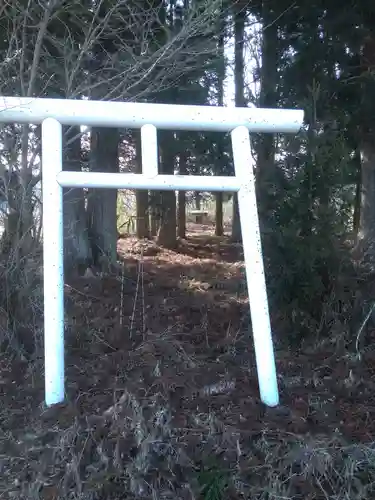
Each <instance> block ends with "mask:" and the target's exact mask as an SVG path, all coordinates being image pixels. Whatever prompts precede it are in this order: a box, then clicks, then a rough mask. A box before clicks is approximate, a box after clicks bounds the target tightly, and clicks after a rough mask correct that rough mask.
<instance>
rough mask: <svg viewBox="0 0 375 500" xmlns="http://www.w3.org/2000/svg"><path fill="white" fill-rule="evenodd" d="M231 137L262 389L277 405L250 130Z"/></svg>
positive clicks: (270, 403)
mask: <svg viewBox="0 0 375 500" xmlns="http://www.w3.org/2000/svg"><path fill="white" fill-rule="evenodd" d="M231 137H232V148H233V159H234V168H235V173H236V177H237V179H238V180H239V181H240V183H241V188H240V190H239V192H238V204H239V212H240V220H241V230H242V243H243V251H244V260H245V268H246V281H247V289H248V294H249V304H250V313H251V323H252V329H253V337H254V347H255V357H256V364H257V371H258V383H259V392H260V397H261V399H262V401H263V402H264V403H265V404H266V405H268V406H277V405H278V404H279V392H278V387H277V376H276V365H275V356H274V350H273V343H272V333H271V325H270V317H269V309H268V299H267V288H266V281H265V277H264V266H263V256H262V246H261V239H260V230H259V218H258V207H257V200H256V193H255V178H254V171H253V159H252V156H251V147H250V137H249V131H248V129H247V128H246V127H237V128H236V129H235V130H233V131H232V134H231Z"/></svg>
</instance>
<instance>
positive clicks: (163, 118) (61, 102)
mask: <svg viewBox="0 0 375 500" xmlns="http://www.w3.org/2000/svg"><path fill="white" fill-rule="evenodd" d="M303 117H304V114H303V111H301V110H281V109H264V108H263V109H258V108H227V107H213V106H188V105H172V104H147V103H139V104H137V103H127V102H113V101H112V102H106V101H88V100H69V99H44V98H43V99H35V98H18V97H0V122H3V123H32V124H41V125H42V187H43V235H44V237H43V250H44V253H43V255H44V360H45V401H46V404H47V405H48V406H50V405H53V404H56V403H59V402H62V401H63V400H64V398H65V388H64V270H63V197H62V188H63V187H86V188H89V187H90V188H113V189H123V188H130V189H150V190H173V191H175V190H185V191H234V192H238V203H239V212H240V219H241V229H242V240H243V249H244V257H245V269H246V278H247V288H248V294H249V304H250V313H251V320H252V328H253V337H254V346H255V355H256V364H257V372H258V383H259V391H260V397H261V399H262V401H263V402H264V403H265V404H266V405H268V406H277V405H278V404H279V393H278V386H277V376H276V366H275V358H274V350H273V343H272V334H271V326H270V318H269V310H268V300H267V289H266V282H265V277H264V268H263V257H262V249H261V241H260V232H259V220H258V210H257V203H256V196H255V179H254V174H253V169H252V168H251V165H252V157H251V150H250V137H249V132H271V133H272V132H273V133H276V132H286V133H297V132H298V131H299V129H300V128H301V126H302V123H303ZM62 125H78V126H80V125H87V126H100V127H113V128H124V127H129V128H140V129H141V137H142V173H141V174H131V173H100V172H68V171H63V169H62V166H63V161H62ZM157 128H160V129H169V130H197V131H202V132H204V131H218V132H231V138H232V149H233V159H234V168H235V176H234V177H223V176H212V177H211V176H193V175H159V173H158V151H157Z"/></svg>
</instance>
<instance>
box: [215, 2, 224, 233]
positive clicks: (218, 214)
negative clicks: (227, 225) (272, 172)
mask: <svg viewBox="0 0 375 500" xmlns="http://www.w3.org/2000/svg"><path fill="white" fill-rule="evenodd" d="M221 15H222V20H221V26H220V34H219V40H218V51H219V68H218V89H217V90H218V105H219V106H223V105H224V80H225V57H224V37H225V28H226V21H225V17H226V14H225V12H222V14H221ZM217 146H218V155H217V168H216V171H215V173H216V175H223V162H224V161H225V159H224V148H223V137H220V139H219V141H218V144H217ZM223 234H224V227H223V193H222V192H217V193H215V235H216V236H223Z"/></svg>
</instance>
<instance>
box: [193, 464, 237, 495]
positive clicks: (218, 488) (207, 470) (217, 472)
mask: <svg viewBox="0 0 375 500" xmlns="http://www.w3.org/2000/svg"><path fill="white" fill-rule="evenodd" d="M229 481H230V474H229V473H228V471H223V470H222V469H220V468H219V467H217V466H216V465H213V466H208V464H206V465H205V466H204V467H203V469H202V470H201V471H200V472H199V473H198V483H199V485H200V493H201V499H202V500H224V499H225V498H226V490H227V487H228V483H229Z"/></svg>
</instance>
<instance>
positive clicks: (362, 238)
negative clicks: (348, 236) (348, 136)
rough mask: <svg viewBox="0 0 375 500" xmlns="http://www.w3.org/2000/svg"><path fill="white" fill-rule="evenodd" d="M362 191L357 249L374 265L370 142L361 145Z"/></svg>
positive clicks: (374, 182)
mask: <svg viewBox="0 0 375 500" xmlns="http://www.w3.org/2000/svg"><path fill="white" fill-rule="evenodd" d="M361 160H362V189H361V215H360V231H359V247H360V250H361V253H362V255H363V258H364V260H365V261H366V262H368V263H370V264H372V265H374V264H375V147H374V143H373V142H372V141H370V140H369V141H368V142H367V141H366V142H365V141H364V142H362V145H361Z"/></svg>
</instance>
